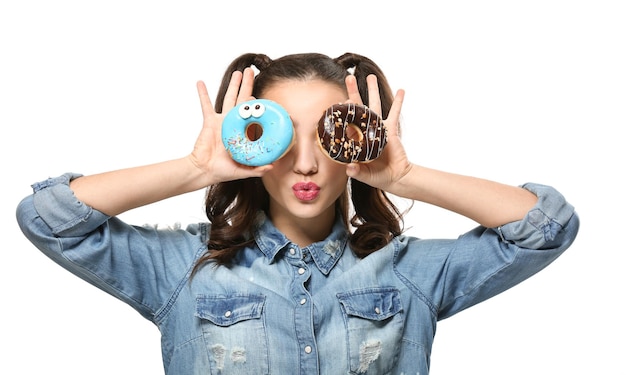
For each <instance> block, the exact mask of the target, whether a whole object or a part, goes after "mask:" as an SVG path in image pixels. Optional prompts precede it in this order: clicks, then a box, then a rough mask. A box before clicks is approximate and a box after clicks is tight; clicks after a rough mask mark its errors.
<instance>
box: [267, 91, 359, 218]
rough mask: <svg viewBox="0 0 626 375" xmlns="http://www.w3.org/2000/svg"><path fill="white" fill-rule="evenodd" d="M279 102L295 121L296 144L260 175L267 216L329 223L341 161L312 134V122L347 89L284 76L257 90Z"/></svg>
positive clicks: (340, 185) (342, 177) (342, 176)
mask: <svg viewBox="0 0 626 375" xmlns="http://www.w3.org/2000/svg"><path fill="white" fill-rule="evenodd" d="M262 98H263V99H269V100H273V101H275V102H277V103H278V104H280V105H281V106H283V107H284V108H285V109H286V110H287V112H288V113H289V116H290V117H291V120H292V122H293V125H294V129H295V144H294V145H293V146H292V148H291V149H290V150H289V151H288V152H287V153H286V154H285V155H284V156H283V157H282V158H281V159H279V160H277V161H276V162H274V168H273V169H271V170H270V171H268V172H267V173H266V174H265V175H264V176H263V178H262V180H263V184H264V185H265V189H266V190H267V191H268V193H269V196H270V216H271V218H272V221H274V222H275V224H276V222H277V221H283V222H285V221H287V220H288V222H291V223H293V224H296V223H297V222H300V223H302V219H317V220H316V221H313V222H311V221H310V220H306V222H305V223H308V224H307V225H315V224H316V223H319V224H321V225H325V226H328V224H329V220H330V221H332V219H333V218H334V216H335V201H336V200H337V199H338V198H339V196H341V194H342V193H343V192H344V191H345V188H346V183H347V180H348V177H347V176H346V172H345V168H346V167H345V165H343V164H340V163H337V162H335V161H332V160H331V159H330V158H329V157H328V156H326V155H325V154H324V153H323V151H322V150H321V148H320V146H319V144H318V140H317V122H318V121H319V119H320V118H321V117H322V115H323V113H324V111H325V110H326V109H327V108H328V107H330V106H331V105H333V104H336V103H340V102H345V101H346V100H347V94H346V91H345V90H344V89H342V88H340V87H338V86H336V85H333V84H330V83H327V82H324V81H321V80H309V81H301V80H285V81H281V82H278V83H277V84H274V85H272V86H271V87H270V88H269V89H267V90H265V91H264V92H263V94H262Z"/></svg>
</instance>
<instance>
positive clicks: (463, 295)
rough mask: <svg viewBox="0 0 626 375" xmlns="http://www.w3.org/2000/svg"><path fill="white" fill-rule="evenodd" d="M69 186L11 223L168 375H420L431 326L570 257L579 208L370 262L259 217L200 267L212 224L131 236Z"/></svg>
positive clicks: (550, 206)
mask: <svg viewBox="0 0 626 375" xmlns="http://www.w3.org/2000/svg"><path fill="white" fill-rule="evenodd" d="M77 176H78V175H75V174H65V175H63V176H60V177H57V178H51V179H48V180H45V181H42V182H39V183H36V184H34V185H33V188H34V194H33V195H30V196H28V197H26V198H25V199H24V200H23V201H22V202H21V203H20V204H19V207H18V210H17V218H18V221H19V224H20V227H21V228H22V230H23V232H24V234H25V235H26V236H27V237H28V238H29V239H30V241H32V243H33V244H34V245H35V246H36V247H37V248H39V249H40V250H41V251H43V252H44V253H45V254H46V255H47V256H48V257H50V258H51V259H52V260H54V261H55V262H57V263H58V264H60V265H61V266H63V267H64V268H66V269H67V270H69V271H70V272H72V273H74V274H75V275H77V276H78V277H80V278H82V279H84V280H86V281H88V282H90V283H92V284H93V285H95V286H97V287H98V288H100V289H102V290H104V291H106V292H108V293H110V294H112V295H113V296H115V297H117V298H119V299H120V300H122V301H124V302H126V303H127V304H129V305H130V306H132V307H133V308H134V309H136V310H137V311H138V312H139V313H140V314H141V315H143V316H144V317H145V318H146V319H149V320H150V321H152V322H153V323H154V324H155V325H156V326H158V328H159V330H160V332H161V334H162V356H163V364H164V369H165V373H166V374H170V375H178V374H181V375H190V374H255V375H258V374H346V373H350V374H420V375H426V374H428V371H429V365H430V353H431V348H432V344H433V338H434V335H435V327H436V323H437V321H438V320H441V319H444V318H446V317H449V316H451V315H453V314H456V313H457V312H459V311H461V310H463V309H465V308H468V307H470V306H472V305H474V304H476V303H479V302H481V301H484V300H485V299H487V298H490V297H492V296H494V295H496V294H498V293H500V292H502V291H504V290H506V289H508V288H510V287H512V286H514V285H515V284H518V283H520V282H521V281H523V280H525V279H526V278H528V277H530V276H531V275H533V274H534V273H536V272H538V271H539V270H541V269H542V268H544V267H546V266H547V265H548V264H550V263H551V262H552V261H553V260H555V259H556V258H557V257H558V256H559V255H560V254H562V253H563V251H565V249H567V248H568V247H569V246H570V245H571V243H572V241H573V240H574V238H575V237H576V233H577V231H578V225H579V224H578V223H579V222H578V217H577V214H576V213H575V211H574V208H573V207H572V206H571V205H570V204H568V203H567V202H566V201H565V199H564V198H563V197H562V196H561V195H560V194H559V193H558V192H557V191H556V190H554V189H553V188H551V187H548V186H543V185H537V184H526V185H524V187H525V188H526V189H528V190H530V191H532V192H533V193H535V194H536V195H537V196H538V197H539V199H538V202H537V204H536V206H535V207H534V208H533V209H532V210H530V211H529V212H528V214H527V215H526V216H525V218H524V219H522V220H520V221H517V222H513V223H509V224H506V225H503V226H501V227H499V228H494V229H490V228H484V227H477V228H475V229H473V230H471V231H470V232H468V233H465V234H463V235H461V236H460V237H458V238H456V239H438V240H423V239H418V238H413V237H408V236H398V237H396V238H394V239H393V240H392V241H391V242H390V243H389V244H388V245H387V246H385V247H384V248H382V249H380V250H378V251H376V252H374V253H372V254H371V255H369V256H367V257H366V258H364V259H359V258H357V257H356V256H355V255H354V254H353V252H352V251H351V250H350V247H349V244H348V239H349V233H348V231H347V230H346V228H344V226H343V224H342V223H341V220H338V221H337V222H336V223H335V225H334V227H333V229H332V232H331V233H330V235H329V236H328V238H326V239H325V240H324V241H321V242H318V243H314V244H312V245H310V246H307V247H305V248H300V247H298V246H297V245H296V244H294V243H292V242H291V241H290V240H289V239H288V238H286V237H285V236H284V235H283V234H282V233H281V232H279V231H278V230H277V229H276V228H275V227H274V226H273V224H272V222H271V221H270V220H269V219H268V218H267V217H266V216H265V215H263V214H259V216H258V220H257V224H258V225H257V227H256V228H257V229H256V232H255V242H254V245H251V246H250V247H247V248H245V249H243V250H242V251H240V253H238V255H237V256H236V258H235V260H234V262H233V263H232V265H229V266H219V267H217V266H215V265H212V264H208V265H205V266H203V267H202V268H200V270H199V271H198V272H197V273H196V274H194V276H193V277H191V271H192V268H193V266H194V264H195V262H196V261H197V260H198V258H199V257H200V256H201V255H203V254H204V253H205V251H206V243H207V235H208V233H209V229H210V228H209V224H207V223H199V224H194V225H190V226H188V227H187V228H184V229H182V228H178V229H158V228H155V227H140V226H131V225H129V224H126V223H124V222H122V221H121V220H119V219H118V218H116V217H108V216H107V215H105V214H103V213H101V212H99V211H97V210H94V209H92V208H90V207H88V206H87V205H85V204H83V203H82V202H80V201H78V200H77V199H76V198H75V196H74V194H73V192H72V191H71V190H70V188H69V186H68V185H69V181H70V180H71V179H73V178H75V177H77Z"/></svg>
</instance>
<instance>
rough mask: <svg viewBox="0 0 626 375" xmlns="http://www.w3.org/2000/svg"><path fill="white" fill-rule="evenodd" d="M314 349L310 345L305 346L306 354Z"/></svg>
mask: <svg viewBox="0 0 626 375" xmlns="http://www.w3.org/2000/svg"><path fill="white" fill-rule="evenodd" d="M312 351H313V348H311V347H310V346H309V345H307V346H305V347H304V352H305V353H306V354H311V352H312Z"/></svg>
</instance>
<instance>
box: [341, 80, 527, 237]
mask: <svg viewBox="0 0 626 375" xmlns="http://www.w3.org/2000/svg"><path fill="white" fill-rule="evenodd" d="M367 84H368V90H369V95H368V96H369V98H370V102H369V106H370V108H372V109H373V110H374V111H375V112H379V113H380V99H379V98H380V95H379V92H378V83H377V79H376V77H375V76H374V75H371V76H369V77H368V79H367ZM346 86H347V88H348V95H349V98H350V100H352V101H354V102H357V103H361V102H362V101H361V97H360V95H359V91H358V88H357V85H356V80H354V77H351V76H350V77H348V78H347V79H346ZM403 100H404V91H403V90H399V91H398V92H397V94H396V96H395V98H394V101H393V104H392V106H391V109H390V111H389V115H388V116H387V118H386V119H385V120H384V122H385V125H386V127H387V148H386V149H385V152H384V153H383V155H382V156H381V157H380V158H378V159H376V160H374V161H373V162H371V163H367V164H349V165H348V166H347V169H346V173H347V175H348V176H350V177H352V178H356V179H358V180H360V181H362V182H364V183H366V184H369V185H371V186H374V187H377V188H380V189H382V190H384V191H387V192H389V193H391V194H394V195H397V196H400V197H404V198H409V199H413V200H418V201H421V202H425V203H429V204H433V205H436V206H439V207H442V208H445V209H447V210H450V211H453V212H456V213H459V214H461V215H463V216H466V217H468V218H470V219H473V220H475V221H476V222H478V223H479V224H481V225H483V226H485V227H490V228H493V227H497V226H500V225H503V224H506V223H510V222H513V221H516V220H520V219H522V218H523V217H524V215H525V214H526V213H527V212H528V211H529V210H530V209H531V208H532V207H533V206H534V205H535V203H536V202H537V197H536V196H535V195H534V194H533V193H531V192H529V191H528V190H526V189H523V188H520V187H515V186H509V185H504V184H500V183H497V182H493V181H489V180H484V179H480V178H475V177H469V176H463V175H458V174H453V173H447V172H442V171H438V170H434V169H429V168H426V167H423V166H419V165H416V164H413V163H411V162H410V161H409V160H408V157H407V155H406V151H405V149H404V147H403V145H402V142H401V140H400V134H399V119H400V111H401V108H402V102H403Z"/></svg>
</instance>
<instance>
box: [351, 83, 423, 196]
mask: <svg viewBox="0 0 626 375" xmlns="http://www.w3.org/2000/svg"><path fill="white" fill-rule="evenodd" d="M346 86H347V88H348V99H349V101H350V102H353V103H356V104H361V105H362V104H363V100H362V99H361V95H360V94H359V90H358V87H357V83H356V79H355V78H354V76H352V75H349V76H348V77H347V78H346ZM367 89H368V96H369V103H368V107H369V108H370V109H371V110H372V111H374V112H376V113H378V114H382V108H381V102H380V93H379V91H378V80H377V78H376V76H375V75H373V74H372V75H369V76H368V77H367ZM403 100H404V90H398V92H397V93H396V95H395V97H394V99H393V104H392V105H391V109H390V110H389V114H388V116H387V118H385V119H384V120H383V123H384V124H385V127H386V128H387V145H386V146H385V150H384V151H383V153H382V155H381V156H380V157H379V158H377V159H376V160H373V161H371V162H369V163H351V164H348V166H347V168H346V174H347V175H348V176H349V177H352V178H354V179H357V180H359V181H361V182H364V183H366V184H368V185H370V186H373V187H376V188H379V189H382V190H385V191H388V192H390V193H393V190H394V189H393V187H394V185H395V184H396V183H397V182H398V181H400V180H401V179H402V177H404V176H406V174H407V173H408V172H409V171H410V170H411V163H410V162H409V160H408V157H407V154H406V151H405V150H404V147H403V146H402V142H401V141H400V134H399V133H400V112H401V109H402V101H403Z"/></svg>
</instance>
